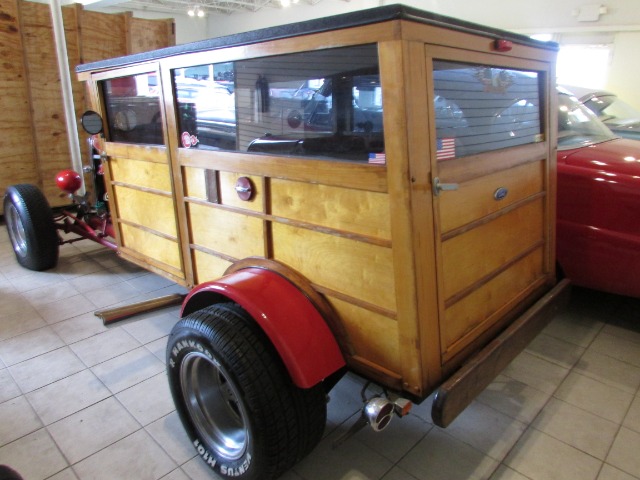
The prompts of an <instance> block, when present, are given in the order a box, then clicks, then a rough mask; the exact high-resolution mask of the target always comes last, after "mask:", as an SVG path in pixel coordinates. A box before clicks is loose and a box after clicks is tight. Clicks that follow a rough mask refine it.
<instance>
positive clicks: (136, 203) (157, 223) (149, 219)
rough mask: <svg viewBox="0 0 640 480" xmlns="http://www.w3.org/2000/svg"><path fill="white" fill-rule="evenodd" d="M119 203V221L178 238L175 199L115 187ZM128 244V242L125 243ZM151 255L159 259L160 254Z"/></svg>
mask: <svg viewBox="0 0 640 480" xmlns="http://www.w3.org/2000/svg"><path fill="white" fill-rule="evenodd" d="M114 191H115V194H116V198H117V203H118V219H120V220H126V221H127V222H130V223H135V224H138V225H143V226H145V227H146V228H150V229H152V230H155V231H157V232H161V233H163V234H165V235H169V236H170V237H173V238H176V237H177V232H176V220H175V214H174V210H173V199H172V198H171V197H165V196H160V195H155V194H153V193H149V192H145V191H140V190H134V189H131V188H127V187H121V186H115V187H114ZM125 243H126V242H125ZM147 254H151V257H153V258H158V257H159V256H161V255H160V253H159V252H158V254H157V255H156V254H153V253H150V252H147Z"/></svg>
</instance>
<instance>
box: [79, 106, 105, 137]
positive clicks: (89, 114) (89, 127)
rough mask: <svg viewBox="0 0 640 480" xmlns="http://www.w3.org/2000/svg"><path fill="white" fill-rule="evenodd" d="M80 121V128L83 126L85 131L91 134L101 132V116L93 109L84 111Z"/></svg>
mask: <svg viewBox="0 0 640 480" xmlns="http://www.w3.org/2000/svg"><path fill="white" fill-rule="evenodd" d="M80 122H81V123H82V128H84V130H85V132H87V133H89V134H91V135H95V134H96V133H100V132H102V128H103V126H102V117H100V115H99V114H98V113H96V112H94V111H93V110H88V111H86V112H84V113H83V114H82V118H81V119H80Z"/></svg>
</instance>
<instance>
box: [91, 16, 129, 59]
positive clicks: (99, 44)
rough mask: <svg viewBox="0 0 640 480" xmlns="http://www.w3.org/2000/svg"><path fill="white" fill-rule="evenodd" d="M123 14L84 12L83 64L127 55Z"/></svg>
mask: <svg viewBox="0 0 640 480" xmlns="http://www.w3.org/2000/svg"><path fill="white" fill-rule="evenodd" d="M124 28H125V25H124V17H123V15H122V14H116V15H105V14H104V13H99V12H91V11H88V10H83V11H82V30H81V41H82V63H89V62H95V61H98V60H104V59H107V58H114V57H120V56H122V55H126V53H127V42H126V35H125V30H124Z"/></svg>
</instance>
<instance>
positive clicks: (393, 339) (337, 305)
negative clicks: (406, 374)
mask: <svg viewBox="0 0 640 480" xmlns="http://www.w3.org/2000/svg"><path fill="white" fill-rule="evenodd" d="M327 300H329V303H330V304H331V306H332V307H333V308H334V310H335V311H336V312H337V314H338V316H339V317H340V318H341V319H342V322H343V325H344V328H345V330H346V333H347V338H348V342H349V344H350V346H351V347H352V348H353V352H354V354H355V355H357V356H359V357H362V358H364V359H366V360H367V361H368V362H371V363H374V364H376V365H379V366H381V367H382V368H384V369H386V370H391V371H393V372H396V373H398V372H400V353H399V351H400V348H399V341H398V323H397V322H396V321H395V320H393V319H390V318H388V317H385V316H383V315H379V314H377V313H374V312H371V311H370V310H365V309H363V308H360V307H358V306H356V305H353V304H351V303H347V302H344V301H342V300H339V299H337V298H335V297H331V296H328V297H327Z"/></svg>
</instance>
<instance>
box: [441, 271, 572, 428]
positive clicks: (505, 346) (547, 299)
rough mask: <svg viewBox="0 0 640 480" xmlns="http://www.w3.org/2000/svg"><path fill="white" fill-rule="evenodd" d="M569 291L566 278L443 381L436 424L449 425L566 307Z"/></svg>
mask: <svg viewBox="0 0 640 480" xmlns="http://www.w3.org/2000/svg"><path fill="white" fill-rule="evenodd" d="M569 293H570V284H569V281H568V280H566V279H565V280H563V281H561V282H560V283H558V285H556V286H555V288H553V289H552V290H551V291H549V292H548V293H547V294H546V295H545V296H544V297H542V298H541V299H540V300H538V301H537V302H536V303H535V304H534V305H533V306H532V307H531V308H529V309H528V310H527V311H526V312H525V313H524V314H523V315H521V316H520V317H519V318H518V319H517V320H516V321H514V322H513V323H512V324H511V325H509V327H508V328H507V329H505V331H504V332H503V333H502V334H500V335H499V336H498V337H496V338H495V339H494V340H493V341H492V342H491V343H489V344H488V345H487V346H486V347H485V348H484V349H482V350H481V351H480V352H479V353H478V354H477V355H475V356H474V357H473V358H471V359H470V360H469V361H468V362H467V363H465V365H463V366H462V368H460V369H459V370H458V371H457V372H456V373H455V374H454V375H452V376H451V377H450V378H449V379H448V380H447V381H446V382H445V383H443V384H442V385H441V386H440V388H439V389H438V391H437V392H436V395H435V397H434V400H433V405H432V408H431V417H432V418H433V421H434V423H435V424H436V425H438V426H439V427H443V428H444V427H447V426H448V425H450V424H451V422H453V421H454V420H455V418H456V417H457V416H458V415H459V414H460V413H461V412H462V411H463V410H464V409H465V408H466V407H467V406H468V405H469V404H470V403H471V402H472V401H473V399H474V398H475V397H477V396H478V395H479V394H480V393H481V392H482V390H484V389H485V388H486V387H487V386H488V385H489V384H490V383H491V382H492V381H493V379H494V378H495V377H496V376H497V375H498V374H499V373H500V372H501V371H502V370H503V369H504V368H505V367H506V366H507V365H508V364H509V363H510V362H511V361H512V360H513V359H514V358H515V357H516V356H517V355H518V354H519V353H520V352H521V351H522V350H524V348H525V347H526V346H527V345H528V344H529V343H530V342H531V340H533V339H534V338H535V336H536V335H538V333H540V331H541V330H542V329H543V328H544V327H545V326H546V325H547V324H548V323H549V321H551V319H552V318H553V317H554V315H556V314H557V313H558V312H559V311H560V310H561V309H562V308H564V307H565V305H566V304H567V303H568V301H569Z"/></svg>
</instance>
